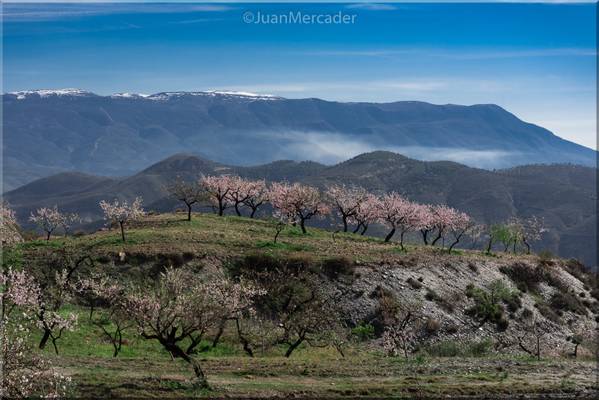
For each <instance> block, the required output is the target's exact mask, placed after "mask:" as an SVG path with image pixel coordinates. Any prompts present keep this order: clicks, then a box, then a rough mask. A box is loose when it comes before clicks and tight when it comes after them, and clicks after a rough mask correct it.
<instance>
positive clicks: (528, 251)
mask: <svg viewBox="0 0 599 400" xmlns="http://www.w3.org/2000/svg"><path fill="white" fill-rule="evenodd" d="M522 243H524V246H526V254H530V245H529V244H528V242H527V241H526V239H522Z"/></svg>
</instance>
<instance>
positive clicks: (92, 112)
mask: <svg viewBox="0 0 599 400" xmlns="http://www.w3.org/2000/svg"><path fill="white" fill-rule="evenodd" d="M2 102H3V107H4V122H3V124H4V126H3V128H4V149H3V152H4V153H3V163H4V176H3V178H4V190H9V189H13V188H16V187H18V186H20V185H22V184H25V183H27V182H31V181H33V180H34V179H37V178H40V177H43V176H48V175H52V174H54V173H56V172H59V171H78V172H84V173H92V174H101V175H107V176H126V175H131V174H133V173H135V172H136V171H139V170H141V169H143V168H145V167H147V166H149V165H152V164H154V163H156V162H158V161H160V160H162V159H164V158H166V157H168V156H170V155H171V154H174V153H179V152H191V153H193V154H196V155H199V156H202V157H204V158H208V159H211V160H215V161H218V162H222V163H227V164H229V163H233V164H237V165H255V164H261V163H268V162H271V161H273V160H277V159H293V160H306V159H310V160H314V161H317V162H321V163H325V164H329V165H330V164H334V163H336V162H339V161H340V160H343V159H347V158H348V157H350V156H352V155H356V154H358V153H362V152H368V151H374V150H390V151H394V152H398V153H402V154H406V155H408V156H411V157H414V158H418V159H424V160H453V161H459V162H461V163H464V164H467V165H470V166H477V167H485V168H490V169H491V168H503V167H510V166H515V165H522V164H530V163H574V164H580V165H587V166H595V165H596V164H595V163H596V152H595V151H594V150H591V149H588V148H586V147H583V146H580V145H577V144H575V143H572V142H568V141H566V140H564V139H561V138H559V137H557V136H555V135H554V134H552V133H551V132H549V131H548V130H546V129H544V128H541V127H539V126H536V125H533V124H529V123H526V122H523V121H521V120H520V119H518V118H517V117H516V116H514V115H513V114H511V113H509V112H507V111H506V110H504V109H503V108H501V107H499V106H497V105H492V104H482V105H473V106H460V105H451V104H448V105H433V104H428V103H423V102H416V101H401V102H393V103H363V102H362V103H360V102H353V103H341V102H334V101H325V100H320V99H314V98H311V99H286V98H282V97H276V96H271V95H262V94H252V93H244V92H227V91H206V92H163V93H157V94H152V95H142V94H132V93H118V94H114V95H110V96H100V95H96V94H94V93H91V92H88V91H85V90H80V89H59V90H52V89H44V90H37V91H20V92H13V93H7V94H4V95H2Z"/></svg>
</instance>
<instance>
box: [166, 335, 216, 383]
mask: <svg viewBox="0 0 599 400" xmlns="http://www.w3.org/2000/svg"><path fill="white" fill-rule="evenodd" d="M165 347H166V349H167V350H168V351H169V352H170V353H171V354H172V355H173V356H175V357H181V358H182V359H183V360H185V361H186V362H187V363H189V364H190V365H191V366H192V368H193V372H194V374H195V376H196V379H197V380H198V385H199V387H201V388H208V387H209V386H208V381H207V380H206V375H204V371H202V367H201V366H200V363H199V361H197V360H196V359H194V358H193V357H191V356H189V355H188V354H186V353H185V352H184V351H183V350H182V349H181V348H180V347H179V346H177V345H175V344H167V345H166V346H165Z"/></svg>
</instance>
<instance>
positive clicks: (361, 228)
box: [349, 193, 382, 235]
mask: <svg viewBox="0 0 599 400" xmlns="http://www.w3.org/2000/svg"><path fill="white" fill-rule="evenodd" d="M381 209H382V205H381V200H380V199H379V198H378V197H377V196H375V195H373V194H370V193H369V194H367V195H366V198H365V199H364V201H362V202H361V203H360V204H359V206H358V208H357V210H356V212H355V214H354V215H352V216H351V217H350V218H349V221H350V222H351V223H354V224H355V225H356V227H355V229H354V230H353V233H358V232H360V235H364V234H365V233H366V231H367V230H368V227H369V226H370V225H371V224H373V223H376V222H378V221H379V220H380V219H381Z"/></svg>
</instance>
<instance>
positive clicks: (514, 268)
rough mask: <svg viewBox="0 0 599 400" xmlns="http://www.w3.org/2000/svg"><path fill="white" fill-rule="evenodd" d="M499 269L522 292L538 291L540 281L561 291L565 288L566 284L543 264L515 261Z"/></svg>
mask: <svg viewBox="0 0 599 400" xmlns="http://www.w3.org/2000/svg"><path fill="white" fill-rule="evenodd" d="M499 271H501V272H502V273H503V274H505V275H507V276H508V277H509V278H510V280H511V281H512V282H514V284H515V285H516V287H517V288H518V289H519V290H520V291H522V292H538V291H539V285H540V284H541V283H547V284H548V285H550V286H553V287H555V288H556V289H558V290H561V291H564V290H567V286H566V285H565V284H564V283H563V282H562V281H561V279H559V277H558V276H557V275H556V274H555V273H554V272H553V271H551V269H550V268H549V267H548V266H547V265H545V264H539V265H537V266H532V265H529V264H525V263H520V262H517V263H514V264H512V265H510V266H502V267H500V268H499Z"/></svg>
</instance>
